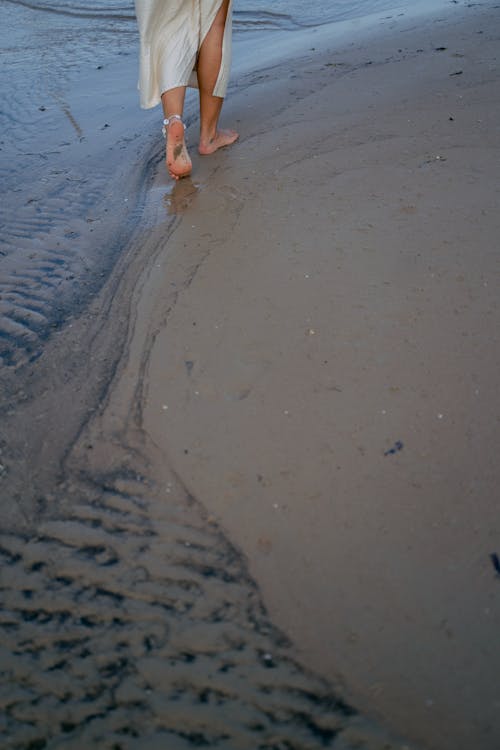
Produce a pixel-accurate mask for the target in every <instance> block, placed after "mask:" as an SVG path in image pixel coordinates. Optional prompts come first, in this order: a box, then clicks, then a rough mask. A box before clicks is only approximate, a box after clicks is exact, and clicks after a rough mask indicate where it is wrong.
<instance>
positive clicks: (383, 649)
mask: <svg viewBox="0 0 500 750" xmlns="http://www.w3.org/2000/svg"><path fill="white" fill-rule="evenodd" d="M499 28H500V24H499V16H498V11H497V10H495V9H487V8H483V9H482V8H480V7H479V6H475V7H473V8H468V9H465V11H464V12H457V13H455V14H450V13H446V14H443V15H442V17H440V18H436V17H434V18H432V19H430V20H429V19H428V20H423V19H421V20H420V21H419V22H414V21H412V22H409V21H405V20H404V19H398V20H397V21H391V23H390V24H389V25H388V26H386V27H385V28H384V29H383V32H382V33H381V34H380V36H379V37H378V38H375V37H374V38H372V39H371V40H369V41H367V40H365V41H364V42H363V44H362V45H358V44H356V43H352V44H350V45H349V46H344V48H343V49H338V48H336V49H327V48H317V49H315V50H314V51H313V50H310V51H309V52H308V53H307V54H306V55H305V56H304V57H303V58H302V59H298V60H295V61H294V62H293V63H292V64H291V65H290V64H286V65H283V66H276V67H275V68H273V69H272V70H268V71H265V72H264V73H263V74H262V75H261V76H255V77H254V78H253V79H251V80H248V81H246V82H245V81H241V82H240V88H241V91H240V92H237V93H236V95H234V96H233V98H232V99H231V100H230V101H229V103H228V106H227V108H226V110H225V115H226V119H227V121H228V122H234V121H235V120H239V127H240V130H241V135H242V137H241V141H240V143H239V145H238V146H237V147H236V148H235V149H233V150H232V151H231V152H227V153H221V154H220V155H218V156H217V157H215V159H213V160H211V161H204V160H198V161H196V162H195V170H194V174H195V177H194V182H193V183H191V184H187V183H183V184H181V185H179V186H178V187H175V188H174V189H173V190H172V191H171V192H170V193H168V192H167V194H166V196H165V202H166V204H167V207H168V208H169V210H170V211H172V212H175V211H176V210H178V211H179V213H182V214H183V215H182V221H181V222H180V223H179V225H178V227H177V229H176V230H175V232H174V233H173V234H172V235H171V236H170V237H169V241H168V246H166V248H165V254H164V257H163V258H162V259H161V260H160V261H159V262H158V268H157V269H156V270H155V276H156V281H155V284H156V288H157V290H158V292H159V296H160V298H159V299H158V301H157V305H158V306H157V310H156V312H155V314H154V319H155V321H156V323H154V324H153V326H152V328H150V331H153V330H154V338H152V339H151V341H152V347H151V350H150V352H148V355H147V365H146V376H145V384H146V385H145V390H144V392H143V398H144V410H143V419H144V421H143V426H144V429H145V430H146V432H147V433H148V435H149V436H150V437H151V438H152V439H153V441H154V443H155V444H156V446H157V447H158V449H159V450H160V452H161V453H162V454H163V455H164V457H165V461H166V463H168V465H170V466H173V467H174V468H175V471H176V473H177V474H178V476H179V477H181V478H182V481H183V482H184V483H185V485H187V487H188V488H189V490H190V492H191V493H192V494H193V496H195V497H197V498H199V499H200V500H201V501H202V502H203V504H204V505H205V507H206V508H207V509H208V512H209V513H211V514H213V515H214V516H215V517H216V518H217V519H218V521H219V522H220V523H221V524H222V526H223V527H224V528H225V529H226V531H227V533H228V535H229V537H230V538H231V539H232V540H233V542H234V543H235V544H236V545H237V546H238V547H239V548H240V549H241V550H242V551H243V552H244V554H245V555H246V557H247V559H248V561H249V567H250V571H251V574H252V575H253V576H254V578H255V580H256V581H257V582H258V585H259V586H260V588H261V590H262V592H263V597H264V601H265V603H266V605H267V607H268V608H269V611H270V614H271V617H272V618H273V620H274V621H275V622H276V623H277V624H278V625H279V627H281V628H282V629H283V630H284V631H285V632H286V633H287V634H288V635H289V636H290V637H291V638H292V641H293V643H294V644H295V647H296V649H297V653H298V654H299V655H300V659H301V660H302V661H303V663H305V664H307V665H309V666H311V667H313V668H314V669H315V670H316V671H318V672H319V673H321V674H323V675H325V676H327V677H329V678H333V679H335V680H338V679H339V678H340V679H341V681H342V683H343V685H344V689H345V693H346V695H347V696H348V697H349V698H350V699H351V700H353V701H354V702H355V704H356V705H357V706H360V707H361V708H362V709H363V710H364V711H365V712H367V713H368V714H371V715H372V716H376V717H377V716H378V717H379V718H380V717H381V718H382V719H383V720H384V721H385V722H386V723H388V724H389V725H390V726H392V727H393V728H394V729H396V730H397V731H398V732H399V733H400V734H402V735H404V736H405V737H408V738H409V739H411V740H413V741H417V742H421V743H422V744H423V746H426V747H429V748H435V749H436V750H438V749H439V750H448V749H449V750H452V749H453V750H459V749H460V750H462V749H463V750H470V748H481V749H484V750H486V748H489V749H491V750H493V748H497V747H498V746H499V745H500V691H499V683H498V673H499V667H500V650H499V648H498V632H499V631H498V627H499V624H500V622H499V617H500V607H499V598H498V597H499V593H500V590H499V580H498V576H495V571H494V568H493V566H492V562H491V559H490V553H493V552H495V550H497V551H498V548H499V546H500V539H499V526H498V497H499V490H498V485H499V480H500V474H499V468H498V459H497V452H498V444H499V397H498V370H499V365H500V349H499V346H498V344H499V341H498V331H499V330H500V311H499V305H498V299H499V297H498V237H499V236H500V220H499V212H498V201H499V191H498V143H499V141H498V122H499V119H500V106H499V100H498V63H497V54H498V31H499ZM440 48H442V49H440ZM247 84H249V85H248V87H247ZM252 84H258V85H252ZM167 189H168V188H167ZM162 190H165V188H164V187H163V180H160V182H159V183H158V184H157V187H156V189H155V191H153V193H152V196H153V198H154V199H156V200H158V199H159V197H160V195H161V192H162ZM162 210H164V208H161V209H160V211H159V214H158V216H157V218H156V219H155V218H154V216H152V217H151V219H150V220H151V221H152V223H154V222H155V221H157V222H158V226H157V228H156V230H155V231H154V232H153V234H155V236H156V237H158V233H159V232H161V221H162V219H161V211H162ZM172 290H175V299H174V298H173V297H172ZM162 295H164V301H163V302H162V300H161V297H162Z"/></svg>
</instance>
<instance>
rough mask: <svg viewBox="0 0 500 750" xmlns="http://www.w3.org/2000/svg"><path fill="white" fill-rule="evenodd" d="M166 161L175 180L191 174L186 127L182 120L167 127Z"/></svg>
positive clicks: (172, 122)
mask: <svg viewBox="0 0 500 750" xmlns="http://www.w3.org/2000/svg"><path fill="white" fill-rule="evenodd" d="M166 160H167V169H168V172H169V174H170V177H172V178H173V179H174V180H179V179H180V178H181V177H187V176H188V175H190V174H191V169H192V164H191V157H190V156H189V153H188V150H187V146H186V141H185V138H184V125H183V124H182V122H181V121H180V120H172V121H171V122H170V124H169V125H168V126H167V154H166Z"/></svg>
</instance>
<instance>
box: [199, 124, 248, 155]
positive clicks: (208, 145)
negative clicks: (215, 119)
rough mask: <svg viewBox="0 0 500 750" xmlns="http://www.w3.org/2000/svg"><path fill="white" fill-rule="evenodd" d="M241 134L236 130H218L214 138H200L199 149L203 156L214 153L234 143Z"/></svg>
mask: <svg viewBox="0 0 500 750" xmlns="http://www.w3.org/2000/svg"><path fill="white" fill-rule="evenodd" d="M238 138H239V134H238V133H237V132H236V130H218V131H217V132H216V134H215V137H214V138H200V145H199V146H198V151H199V152H200V154H202V155H203V156H207V155H208V154H213V153H214V151H217V149H219V148H224V146H230V145H231V144H232V143H234V142H235V141H237V140H238Z"/></svg>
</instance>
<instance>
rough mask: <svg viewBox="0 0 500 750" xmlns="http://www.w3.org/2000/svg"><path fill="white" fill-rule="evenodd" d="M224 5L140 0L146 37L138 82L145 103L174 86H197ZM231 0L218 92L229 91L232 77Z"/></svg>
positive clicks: (208, 0)
mask: <svg viewBox="0 0 500 750" xmlns="http://www.w3.org/2000/svg"><path fill="white" fill-rule="evenodd" d="M221 5H222V0H135V11H136V16H137V23H138V26H139V34H140V43H141V49H140V57H139V83H138V88H139V92H140V103H141V107H143V108H144V109H150V108H151V107H155V106H156V105H157V104H159V103H160V101H161V95H162V94H163V93H164V92H165V91H168V90H169V89H172V88H176V87H178V86H193V87H195V88H197V86H198V81H197V77H196V60H197V57H198V52H199V49H200V47H201V44H202V42H203V40H204V39H205V36H206V35H207V33H208V31H209V30H210V27H211V25H212V23H213V22H214V19H215V17H216V15H217V12H218V10H219V9H220V7H221ZM232 5H233V3H232V0H230V2H229V9H228V14H227V19H226V27H225V30H224V38H223V45H222V61H221V67H220V70H219V75H218V78H217V82H216V84H215V88H214V91H213V94H214V96H221V97H224V96H225V95H226V91H227V85H228V82H229V70H230V66H231V41H232Z"/></svg>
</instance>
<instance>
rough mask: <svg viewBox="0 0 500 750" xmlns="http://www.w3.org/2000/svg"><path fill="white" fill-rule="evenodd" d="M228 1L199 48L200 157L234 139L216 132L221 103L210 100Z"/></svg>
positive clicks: (228, 133)
mask: <svg viewBox="0 0 500 750" xmlns="http://www.w3.org/2000/svg"><path fill="white" fill-rule="evenodd" d="M228 8H229V0H223V2H222V5H221V7H220V8H219V11H218V13H217V15H216V17H215V20H214V22H213V24H212V26H211V27H210V30H209V32H208V34H207V35H206V37H205V39H204V40H203V44H202V45H201V47H200V52H199V55H198V63H197V74H198V86H199V89H200V146H199V152H200V154H212V153H213V152H214V151H217V149H218V148H221V147H222V146H229V145H230V144H231V143H234V141H235V140H236V139H237V138H238V133H236V131H234V130H218V128H217V125H218V123H219V116H220V113H221V109H222V104H223V102H224V99H222V97H220V96H214V95H213V93H212V92H213V90H214V88H215V84H216V83H217V78H218V77H219V71H220V66H221V63H222V42H223V38H224V31H225V28H226V18H227V11H228Z"/></svg>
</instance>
